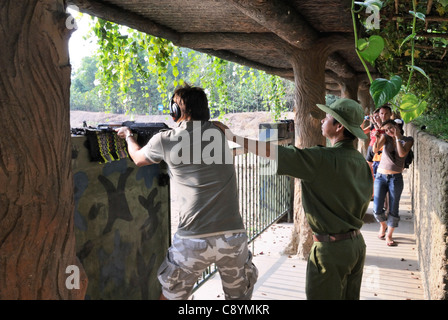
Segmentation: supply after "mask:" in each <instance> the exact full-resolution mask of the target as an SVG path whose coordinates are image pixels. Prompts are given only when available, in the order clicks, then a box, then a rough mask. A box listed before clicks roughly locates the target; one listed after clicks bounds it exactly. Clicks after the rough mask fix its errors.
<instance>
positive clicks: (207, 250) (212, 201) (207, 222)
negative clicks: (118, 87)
mask: <svg viewBox="0 0 448 320" xmlns="http://www.w3.org/2000/svg"><path fill="white" fill-rule="evenodd" d="M170 114H171V116H172V117H173V120H174V121H175V122H176V123H177V125H178V126H177V127H176V128H173V129H171V130H167V131H163V132H160V133H158V134H155V135H154V136H153V137H152V138H151V139H150V140H149V142H148V143H147V144H146V145H145V146H143V147H140V146H139V145H138V144H137V142H136V140H135V138H134V137H133V135H132V132H131V131H130V130H129V128H127V127H122V128H119V129H117V134H118V136H119V137H121V138H123V139H126V141H127V146H128V151H129V155H130V156H131V158H132V160H133V161H134V162H135V163H136V164H137V165H138V166H145V165H151V164H153V163H160V162H161V161H165V162H166V163H167V165H168V168H169V174H170V178H171V180H170V184H171V187H172V190H174V192H176V193H177V194H178V195H179V201H180V204H179V206H178V207H179V211H180V212H179V213H178V214H179V220H180V221H179V227H178V230H177V231H176V233H175V235H174V238H173V241H172V245H171V247H170V248H169V250H168V254H167V256H166V258H165V261H164V262H163V263H162V265H161V266H160V268H159V270H158V279H159V281H160V283H161V285H162V295H161V299H169V300H180V299H182V300H184V299H187V298H188V297H189V296H190V295H191V292H192V290H193V287H194V285H195V284H196V282H197V280H198V278H199V277H200V276H201V275H202V272H203V271H204V270H205V269H206V268H207V267H208V266H210V265H211V264H212V263H215V265H216V266H217V268H218V271H219V273H220V276H221V281H222V285H223V290H224V294H225V298H226V299H229V300H230V299H235V300H237V299H238V300H243V299H250V298H251V297H252V292H253V289H254V285H255V282H256V280H257V277H258V270H257V268H256V266H255V265H254V264H253V263H252V253H251V252H250V251H249V250H248V244H247V243H248V239H247V234H246V230H245V227H244V224H243V221H242V218H241V215H240V211H239V201H238V191H237V184H236V176H235V168H234V165H233V160H232V154H231V152H230V149H229V148H228V145H227V141H226V139H225V137H224V135H223V133H222V132H221V130H219V129H218V128H217V127H215V126H214V125H213V124H212V123H211V122H210V121H209V119H210V110H209V107H208V101H207V96H206V94H205V92H204V90H203V89H202V88H198V87H190V86H188V85H186V86H183V87H180V88H178V89H176V90H175V92H174V95H173V96H172V98H171V102H170ZM205 136H207V137H208V138H207V139H206V138H204V137H205ZM210 137H212V139H210ZM210 150H214V154H213V155H212V152H210ZM229 159H230V160H231V161H228V160H229Z"/></svg>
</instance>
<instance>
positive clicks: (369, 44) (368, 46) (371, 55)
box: [358, 35, 384, 65]
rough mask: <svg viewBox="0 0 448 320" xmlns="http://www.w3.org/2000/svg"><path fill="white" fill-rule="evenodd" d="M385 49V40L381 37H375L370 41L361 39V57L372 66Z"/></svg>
mask: <svg viewBox="0 0 448 320" xmlns="http://www.w3.org/2000/svg"><path fill="white" fill-rule="evenodd" d="M383 49H384V39H383V38H382V37H381V36H377V35H373V36H370V38H369V39H368V40H365V39H359V41H358V50H359V54H360V55H361V57H362V58H363V59H364V60H366V61H367V62H369V63H370V64H371V65H374V64H375V60H376V59H377V58H378V57H379V56H380V54H381V52H382V51H383Z"/></svg>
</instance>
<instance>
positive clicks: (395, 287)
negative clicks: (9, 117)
mask: <svg viewBox="0 0 448 320" xmlns="http://www.w3.org/2000/svg"><path fill="white" fill-rule="evenodd" d="M404 180H405V188H404V191H403V195H402V198H401V202H400V216H401V221H400V225H399V227H398V228H397V229H395V232H394V235H395V237H394V239H395V240H396V242H398V246H396V247H388V246H387V245H386V242H385V241H384V240H379V239H378V238H377V234H378V230H379V225H378V223H377V222H376V221H375V220H374V218H373V215H372V205H373V202H371V203H370V206H369V209H368V211H367V215H366V218H365V224H364V226H363V228H362V229H361V231H362V234H363V236H364V239H365V241H366V244H367V256H366V263H365V269H364V277H363V284H362V288H361V300H422V299H424V293H423V287H422V283H421V279H420V271H419V266H418V260H417V252H416V250H417V248H416V243H415V236H414V221H413V217H412V213H411V202H410V195H409V188H408V185H407V179H406V177H405V179H404ZM292 229H293V225H292V223H279V224H276V225H274V226H272V227H271V228H270V229H269V230H268V231H266V232H265V233H264V234H262V235H261V236H260V237H259V239H257V240H256V241H255V243H254V247H253V248H252V250H253V252H254V263H255V264H256V266H257V267H258V269H259V278H258V282H257V284H256V286H255V290H254V295H253V299H254V300H304V299H306V296H305V272H306V261H304V260H301V259H299V258H297V257H296V256H288V255H283V254H281V252H282V250H284V248H285V246H286V245H287V244H288V243H289V238H290V235H291V232H292ZM193 299H194V300H221V299H224V296H223V292H222V288H221V281H220V279H219V275H218V274H216V275H215V276H213V278H212V279H210V280H209V281H208V282H207V283H205V284H204V285H203V286H202V287H201V288H199V289H198V290H197V291H196V292H195V293H194V295H193Z"/></svg>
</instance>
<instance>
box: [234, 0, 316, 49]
mask: <svg viewBox="0 0 448 320" xmlns="http://www.w3.org/2000/svg"><path fill="white" fill-rule="evenodd" d="M228 1H229V2H231V3H233V4H234V5H235V7H237V8H238V9H239V10H240V11H241V12H243V13H244V14H245V15H247V16H248V17H250V18H252V19H253V20H254V21H256V22H257V23H259V24H260V25H262V26H264V27H265V28H267V29H269V30H271V31H272V32H274V33H275V34H277V35H278V36H279V37H280V38H282V39H283V40H285V41H286V42H288V43H289V44H291V45H292V46H294V47H297V48H300V49H309V48H310V47H311V46H312V44H313V42H314V41H315V40H316V39H317V38H318V33H317V31H316V30H315V29H314V28H313V27H312V26H311V25H310V24H309V23H308V22H307V21H306V20H305V19H304V18H303V17H302V15H301V14H299V13H298V12H297V11H296V10H295V9H294V8H293V7H292V6H290V5H289V4H287V3H285V2H283V1H275V0H263V1H260V0H228Z"/></svg>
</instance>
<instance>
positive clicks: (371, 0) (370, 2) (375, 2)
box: [354, 0, 383, 10]
mask: <svg viewBox="0 0 448 320" xmlns="http://www.w3.org/2000/svg"><path fill="white" fill-rule="evenodd" d="M354 3H355V4H357V5H358V6H361V7H364V8H372V7H376V8H377V9H378V10H380V9H381V8H382V7H383V2H382V1H380V0H366V1H364V2H359V1H355V2H354Z"/></svg>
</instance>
